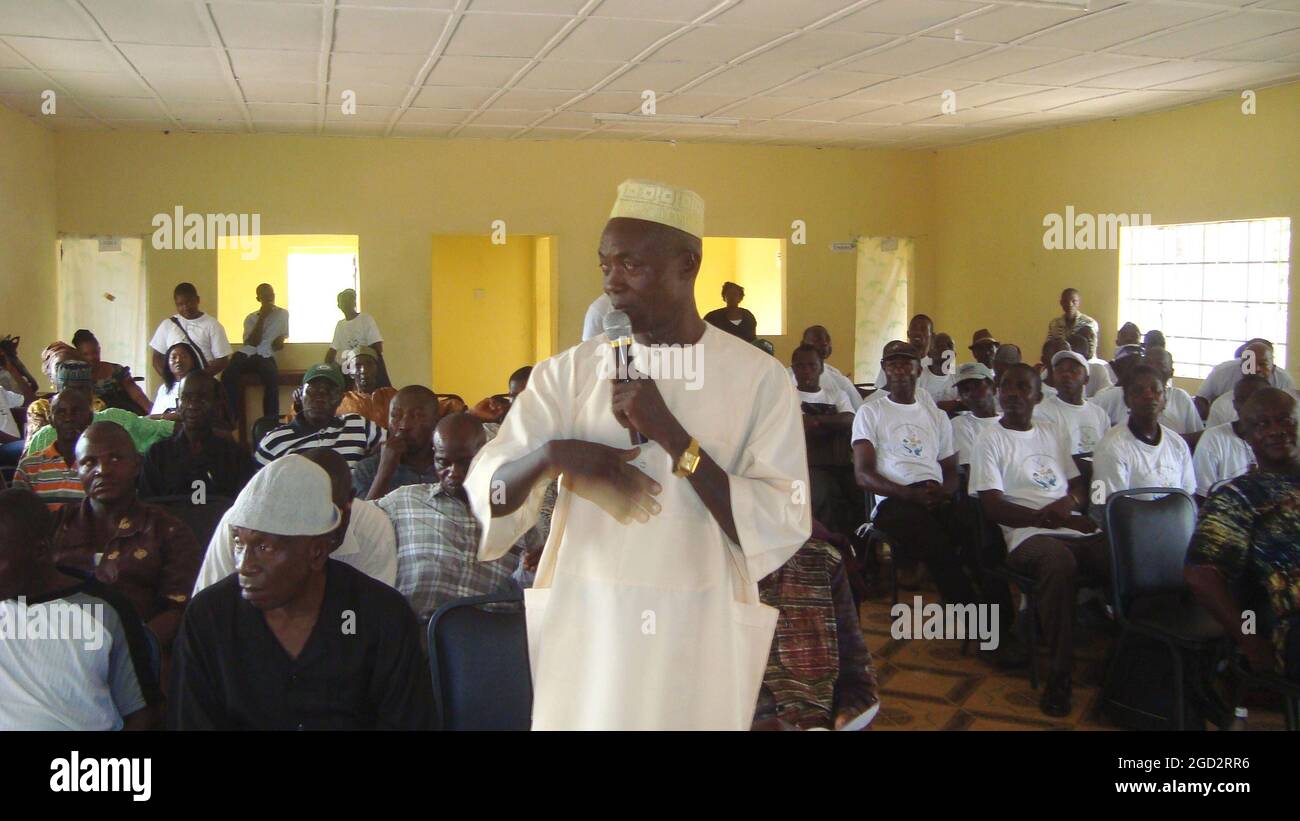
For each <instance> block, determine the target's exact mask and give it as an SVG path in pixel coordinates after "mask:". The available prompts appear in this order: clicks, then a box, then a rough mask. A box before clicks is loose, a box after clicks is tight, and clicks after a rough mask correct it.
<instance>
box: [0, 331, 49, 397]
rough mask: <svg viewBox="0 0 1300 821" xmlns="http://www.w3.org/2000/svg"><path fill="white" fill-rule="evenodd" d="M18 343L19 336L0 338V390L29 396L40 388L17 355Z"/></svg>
mask: <svg viewBox="0 0 1300 821" xmlns="http://www.w3.org/2000/svg"><path fill="white" fill-rule="evenodd" d="M20 342H22V337H21V336H9V335H5V336H0V388H5V389H6V390H10V391H13V392H14V393H21V394H23V395H24V396H30V395H32V394H33V393H35V392H36V391H37V390H39V389H40V387H41V386H40V383H39V382H37V381H36V377H34V376H32V372H31V371H29V370H27V366H26V365H24V364H23V360H22V358H21V357H20V356H19V355H18V345H19V343H20Z"/></svg>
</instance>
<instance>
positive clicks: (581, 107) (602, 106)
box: [569, 91, 641, 113]
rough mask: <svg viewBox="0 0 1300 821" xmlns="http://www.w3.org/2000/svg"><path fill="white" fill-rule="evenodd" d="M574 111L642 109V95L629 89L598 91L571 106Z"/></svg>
mask: <svg viewBox="0 0 1300 821" xmlns="http://www.w3.org/2000/svg"><path fill="white" fill-rule="evenodd" d="M569 108H571V109H573V110H574V111H593V112H607V111H608V112H619V113H621V112H631V111H640V110H641V95H640V94H633V93H631V92H627V91H598V92H596V93H595V94H592V95H589V96H587V97H584V98H582V99H581V100H579V101H578V102H576V103H574V104H573V105H571V106H569Z"/></svg>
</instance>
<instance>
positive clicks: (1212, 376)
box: [1196, 359, 1234, 402]
mask: <svg viewBox="0 0 1300 821" xmlns="http://www.w3.org/2000/svg"><path fill="white" fill-rule="evenodd" d="M1233 361H1234V360H1231V359H1230V360H1228V362H1220V363H1219V364H1217V365H1215V366H1214V367H1213V368H1211V369H1210V373H1209V375H1208V376H1206V377H1205V381H1204V382H1202V383H1201V387H1200V388H1198V389H1197V391H1196V395H1197V396H1199V397H1201V398H1202V399H1206V400H1209V401H1210V402H1213V401H1214V400H1215V399H1218V398H1219V396H1221V395H1222V394H1224V393H1225V392H1226V391H1224V389H1223V385H1224V382H1225V381H1227V380H1226V379H1225V377H1224V374H1225V373H1227V368H1225V366H1226V365H1229V363H1231V362H1233Z"/></svg>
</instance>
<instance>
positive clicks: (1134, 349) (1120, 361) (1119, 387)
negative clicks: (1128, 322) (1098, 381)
mask: <svg viewBox="0 0 1300 821" xmlns="http://www.w3.org/2000/svg"><path fill="white" fill-rule="evenodd" d="M1145 364H1146V355H1145V354H1144V353H1143V351H1142V346H1141V345H1125V346H1123V347H1122V348H1120V349H1119V350H1117V351H1115V359H1114V360H1112V361H1111V363H1110V367H1111V373H1112V374H1113V375H1114V377H1115V379H1114V382H1113V384H1111V386H1110V387H1108V388H1104V389H1102V390H1099V391H1097V393H1096V394H1094V395H1093V397H1092V399H1091V400H1090V401H1091V402H1092V403H1093V404H1094V405H1096V406H1097V407H1099V408H1101V409H1102V410H1104V411H1105V412H1106V417H1107V418H1108V419H1110V424H1111V425H1112V426H1113V425H1118V424H1121V423H1122V422H1123V421H1124V419H1125V418H1126V417H1127V416H1128V408H1127V406H1126V405H1125V404H1124V379H1125V377H1126V376H1127V374H1128V373H1129V371H1131V370H1132V369H1133V368H1136V367H1137V366H1138V365H1145Z"/></svg>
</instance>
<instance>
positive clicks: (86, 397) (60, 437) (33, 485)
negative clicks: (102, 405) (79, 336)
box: [14, 388, 94, 510]
mask: <svg viewBox="0 0 1300 821" xmlns="http://www.w3.org/2000/svg"><path fill="white" fill-rule="evenodd" d="M51 412H52V413H53V416H54V425H53V428H54V431H55V437H54V441H53V442H51V443H50V445H49V446H48V447H46V448H45V449H43V450H39V451H34V452H32V453H29V454H27V455H26V456H24V457H23V458H22V459H21V460H20V461H19V462H18V470H17V471H16V472H15V473H14V487H20V488H26V489H27V490H30V491H32V492H33V493H35V494H36V496H37V497H38V498H39V499H40V500H41V501H42V502H44V503H45V504H46V505H48V506H49V508H50V510H58V509H59V508H61V507H63V506H64V505H68V504H79V503H80V502H81V500H82V499H84V498H86V491H85V489H84V488H82V486H81V477H80V476H79V475H77V440H78V439H80V438H81V434H82V433H83V432H84V431H85V430H86V428H88V427H90V423H91V422H93V421H94V416H93V414H91V412H90V394H89V392H87V391H85V390H79V389H75V388H74V389H73V390H65V391H63V392H62V393H60V394H58V395H57V396H55V397H54V402H53V405H52V407H51Z"/></svg>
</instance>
